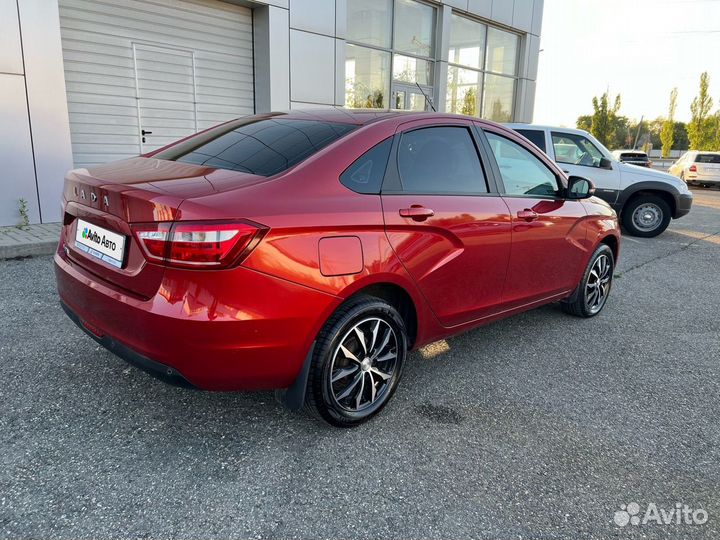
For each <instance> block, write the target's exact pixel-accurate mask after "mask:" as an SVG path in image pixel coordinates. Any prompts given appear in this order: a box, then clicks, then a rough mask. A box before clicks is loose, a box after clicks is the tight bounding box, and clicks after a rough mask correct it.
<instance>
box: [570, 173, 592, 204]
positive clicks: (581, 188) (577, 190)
mask: <svg viewBox="0 0 720 540" xmlns="http://www.w3.org/2000/svg"><path fill="white" fill-rule="evenodd" d="M593 195H595V184H593V183H592V180H588V179H587V178H583V177H582V176H571V177H570V178H568V187H567V198H568V199H587V198H588V197H592V196H593Z"/></svg>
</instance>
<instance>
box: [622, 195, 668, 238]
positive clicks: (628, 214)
mask: <svg viewBox="0 0 720 540" xmlns="http://www.w3.org/2000/svg"><path fill="white" fill-rule="evenodd" d="M670 218H671V211H670V205H669V204H668V203H667V202H666V201H665V199H663V198H662V197H659V196H657V195H641V196H638V197H634V198H633V199H631V200H630V201H629V202H628V203H627V204H626V205H625V208H623V211H622V224H623V227H625V230H626V231H627V232H628V233H629V234H631V235H632V236H639V237H641V238H653V237H655V236H658V235H659V234H662V233H663V232H664V231H665V229H667V227H668V225H669V224H670Z"/></svg>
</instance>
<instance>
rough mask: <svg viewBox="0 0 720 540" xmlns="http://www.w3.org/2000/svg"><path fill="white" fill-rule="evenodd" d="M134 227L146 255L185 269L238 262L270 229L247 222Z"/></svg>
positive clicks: (150, 259)
mask: <svg viewBox="0 0 720 540" xmlns="http://www.w3.org/2000/svg"><path fill="white" fill-rule="evenodd" d="M132 228H133V232H134V233H135V237H136V238H137V240H138V243H139V244H140V246H141V247H142V250H143V252H144V254H145V258H147V259H148V260H149V261H151V262H156V263H161V264H166V265H168V266H177V267H182V268H228V267H230V266H233V265H235V264H238V263H239V262H240V261H241V260H242V259H243V258H245V257H247V255H248V254H249V253H250V251H252V249H253V248H254V247H255V246H256V245H257V242H258V241H259V240H260V238H261V237H262V235H263V234H264V233H265V230H266V229H265V228H263V227H262V226H260V225H256V224H253V223H248V222H244V221H233V222H228V221H223V222H192V221H190V222H176V223H172V224H171V223H147V224H145V223H143V224H135V225H133V226H132Z"/></svg>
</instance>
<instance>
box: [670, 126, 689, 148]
mask: <svg viewBox="0 0 720 540" xmlns="http://www.w3.org/2000/svg"><path fill="white" fill-rule="evenodd" d="M674 131H675V133H674V135H673V140H674V141H675V144H673V146H674V147H675V150H689V149H690V139H688V133H687V124H686V123H685V122H675V126H674Z"/></svg>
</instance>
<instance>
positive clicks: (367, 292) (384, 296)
mask: <svg viewBox="0 0 720 540" xmlns="http://www.w3.org/2000/svg"><path fill="white" fill-rule="evenodd" d="M357 296H373V297H375V298H379V299H381V300H384V301H385V302H387V303H388V304H390V305H391V306H393V307H394V308H395V309H397V311H398V313H400V316H401V317H402V318H403V321H404V322H405V328H406V330H407V333H408V346H409V348H412V347H413V344H414V343H415V340H416V339H417V331H418V315H417V308H416V306H415V302H414V300H413V298H412V296H410V293H408V291H407V290H405V289H404V288H403V287H401V286H400V285H397V284H395V283H389V282H380V283H373V284H371V285H367V286H365V287H363V288H361V289H359V290H357V291H354V292H353V293H352V294H351V295H350V296H348V298H347V299H346V300H345V302H343V303H346V302H349V301H352V300H354V299H355V298H356V297H357Z"/></svg>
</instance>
